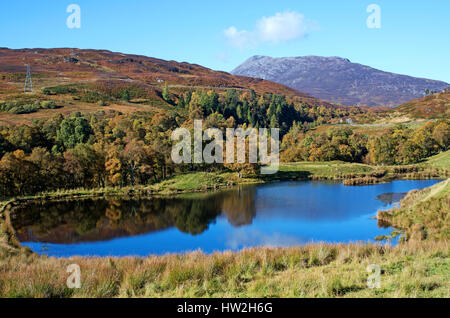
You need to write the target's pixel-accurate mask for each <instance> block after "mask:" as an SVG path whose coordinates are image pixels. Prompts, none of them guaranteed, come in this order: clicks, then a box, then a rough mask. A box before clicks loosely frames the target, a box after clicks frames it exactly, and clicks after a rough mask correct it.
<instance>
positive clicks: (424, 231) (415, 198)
mask: <svg viewBox="0 0 450 318" xmlns="http://www.w3.org/2000/svg"><path fill="white" fill-rule="evenodd" d="M449 212H450V179H447V180H446V181H444V182H441V183H439V184H436V185H434V186H433V187H430V188H427V189H423V190H418V191H411V192H410V193H408V195H407V196H406V197H405V198H404V199H403V200H402V202H401V205H400V207H399V208H395V209H393V210H390V211H385V212H380V213H379V215H378V218H379V219H380V220H383V221H386V222H388V223H390V224H392V225H394V226H395V227H397V228H399V229H402V230H404V232H405V236H406V239H407V240H448V239H449V238H450V219H449Z"/></svg>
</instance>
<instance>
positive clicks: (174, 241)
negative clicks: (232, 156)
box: [23, 180, 438, 257]
mask: <svg viewBox="0 0 450 318" xmlns="http://www.w3.org/2000/svg"><path fill="white" fill-rule="evenodd" d="M437 182H438V181H436V180H428V181H396V182H392V183H387V184H378V185H372V186H360V187H346V186H343V185H341V184H332V183H320V182H285V183H278V184H268V185H261V186H257V187H256V192H255V207H256V216H255V217H254V218H253V219H252V220H250V222H249V224H247V225H242V226H238V227H236V226H233V225H231V224H230V223H229V221H228V218H227V215H224V214H223V215H220V216H218V217H217V218H216V220H215V221H214V222H212V223H210V224H209V225H208V227H207V229H206V230H205V231H204V232H202V233H201V234H198V235H190V234H186V233H182V232H180V231H179V230H178V229H177V228H175V227H172V228H169V229H165V230H161V231H155V232H151V233H147V234H143V235H138V236H131V237H123V238H117V239H112V240H108V241H100V242H87V243H78V244H45V245H44V244H42V243H35V242H33V243H29V242H28V243H23V245H26V246H29V247H30V248H31V249H33V250H34V251H37V252H41V253H43V254H48V255H51V256H57V257H61V256H72V255H97V256H130V255H138V256H146V255H149V254H159V255H161V254H166V253H182V252H189V251H195V250H199V249H201V250H203V251H204V252H206V253H212V252H214V251H223V250H239V249H242V248H248V247H254V246H271V247H274V246H280V247H284V246H293V245H301V244H305V243H309V242H333V243H338V242H345V243H347V242H358V241H364V242H367V241H371V242H373V239H374V238H375V237H376V236H378V235H387V234H389V233H390V232H391V229H383V228H379V227H378V226H377V221H376V220H374V219H372V218H373V217H374V216H375V215H376V213H377V211H378V210H380V209H387V208H389V207H391V206H392V205H391V204H388V203H386V202H382V201H380V200H378V199H377V196H379V195H381V194H386V193H389V194H391V193H405V192H408V191H410V190H412V189H419V188H425V187H428V186H430V185H433V184H435V183H437ZM43 249H45V250H43Z"/></svg>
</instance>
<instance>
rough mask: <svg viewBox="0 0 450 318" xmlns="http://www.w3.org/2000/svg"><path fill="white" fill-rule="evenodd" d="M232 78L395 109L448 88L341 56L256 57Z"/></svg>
mask: <svg viewBox="0 0 450 318" xmlns="http://www.w3.org/2000/svg"><path fill="white" fill-rule="evenodd" d="M232 74H235V75H244V76H248V77H255V78H261V79H264V80H269V81H273V82H277V83H280V84H283V85H286V86H289V87H291V88H294V89H297V90H300V91H303V92H305V93H307V94H310V95H312V96H314V97H316V98H320V99H325V100H328V101H331V102H333V103H340V104H346V105H366V106H390V107H392V106H397V105H400V104H402V103H404V102H406V101H409V100H411V99H415V98H420V97H423V96H424V94H425V90H427V89H428V90H437V91H440V90H442V89H444V88H445V87H447V86H448V85H449V84H448V83H445V82H441V81H434V80H429V79H423V78H415V77H411V76H406V75H399V74H394V73H389V72H384V71H381V70H377V69H374V68H372V67H369V66H365V65H362V64H357V63H352V62H351V61H350V60H349V59H347V58H342V57H338V56H330V57H324V56H316V55H308V56H297V57H269V56H262V55H255V56H253V57H251V58H249V59H248V60H247V61H245V62H244V63H243V64H241V65H240V66H238V67H237V68H236V69H234V70H233V71H232Z"/></svg>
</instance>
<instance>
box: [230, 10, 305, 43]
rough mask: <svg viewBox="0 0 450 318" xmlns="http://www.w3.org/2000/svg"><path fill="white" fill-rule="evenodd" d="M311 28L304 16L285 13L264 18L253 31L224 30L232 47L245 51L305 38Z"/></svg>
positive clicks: (292, 12) (296, 13) (233, 28)
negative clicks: (262, 45) (261, 45)
mask: <svg viewBox="0 0 450 318" xmlns="http://www.w3.org/2000/svg"><path fill="white" fill-rule="evenodd" d="M311 28H312V23H311V22H310V21H308V20H306V19H305V17H304V15H303V14H301V13H298V12H294V11H285V12H283V13H277V14H275V15H274V16H271V17H262V18H261V19H259V20H258V21H257V23H256V26H255V28H254V30H253V31H247V30H241V31H239V30H238V29H237V28H236V27H234V26H232V27H229V28H228V29H226V30H224V35H225V37H226V39H227V40H228V41H229V43H230V44H231V45H232V46H234V47H237V48H240V49H244V48H247V47H254V46H257V45H259V44H263V43H271V44H278V43H282V42H287V41H292V40H295V39H299V38H304V37H305V36H306V35H307V34H308V31H309V30H310V29H311Z"/></svg>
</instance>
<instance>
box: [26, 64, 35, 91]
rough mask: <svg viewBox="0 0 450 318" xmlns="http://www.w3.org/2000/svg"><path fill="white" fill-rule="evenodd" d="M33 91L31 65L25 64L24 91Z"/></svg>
mask: <svg viewBox="0 0 450 318" xmlns="http://www.w3.org/2000/svg"><path fill="white" fill-rule="evenodd" d="M27 90H28V91H29V92H30V93H33V81H32V80H31V67H30V64H28V65H27V76H26V78H25V89H24V93H26V92H27Z"/></svg>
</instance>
